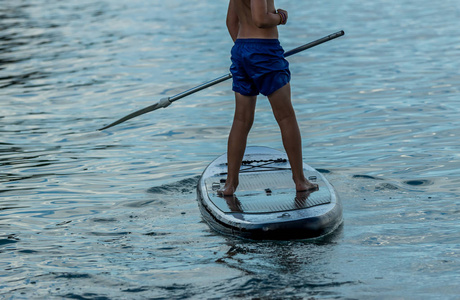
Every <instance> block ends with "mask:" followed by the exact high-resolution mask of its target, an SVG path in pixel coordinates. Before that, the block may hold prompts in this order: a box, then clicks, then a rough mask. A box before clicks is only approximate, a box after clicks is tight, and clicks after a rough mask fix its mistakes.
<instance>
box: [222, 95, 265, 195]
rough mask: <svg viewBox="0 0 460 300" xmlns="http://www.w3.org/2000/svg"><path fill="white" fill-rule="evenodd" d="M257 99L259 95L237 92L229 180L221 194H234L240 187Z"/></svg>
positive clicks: (231, 132) (229, 157)
mask: <svg viewBox="0 0 460 300" xmlns="http://www.w3.org/2000/svg"><path fill="white" fill-rule="evenodd" d="M256 100H257V96H244V95H242V94H240V93H235V116H234V118H233V125H232V129H231V130H230V134H229V136H228V146H227V161H228V171H227V172H228V173H227V180H226V182H225V186H224V188H223V189H221V190H218V191H217V192H218V194H220V195H223V196H230V195H233V194H234V193H235V191H236V188H237V187H238V183H239V182H238V176H239V172H240V167H241V162H242V160H243V156H244V151H245V150H246V141H247V137H248V134H249V130H250V129H251V127H252V124H253V122H254V112H255V109H256Z"/></svg>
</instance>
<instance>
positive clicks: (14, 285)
mask: <svg viewBox="0 0 460 300" xmlns="http://www.w3.org/2000/svg"><path fill="white" fill-rule="evenodd" d="M226 5H227V4H226V3H224V2H219V1H204V2H200V3H193V4H192V3H191V2H190V3H189V2H185V1H178V0H172V1H153V2H152V1H151V2H146V1H140V0H134V1H130V2H129V3H128V2H126V1H118V0H114V1H98V2H94V1H87V0H85V1H72V0H71V1H65V2H57V3H56V2H49V1H43V0H34V1H3V2H2V5H0V253H1V258H0V267H1V268H2V270H4V271H3V272H0V277H1V281H0V282H1V284H0V297H6V298H10V297H12V298H19V299H23V298H24V299H27V298H63V297H67V298H87V299H91V298H158V299H162V298H168V299H171V298H193V297H195V298H198V297H201V296H202V295H203V294H204V295H206V296H207V297H209V298H249V297H254V298H264V297H265V298H280V297H284V298H286V297H287V298H289V297H291V298H299V297H303V298H308V297H315V298H358V299H361V298H366V299H367V298H378V297H382V298H389V299H392V298H395V297H400V298H414V297H415V298H420V297H422V298H424V297H425V298H426V297H428V298H434V297H441V298H443V299H455V298H456V297H457V295H458V294H459V292H460V290H459V288H458V287H457V283H456V282H457V280H456V276H457V275H456V274H457V272H458V269H459V267H460V258H459V255H458V252H459V251H458V250H459V249H458V244H459V241H460V235H459V232H460V230H459V228H458V226H459V225H458V212H459V211H460V207H459V205H460V204H459V203H458V198H459V196H460V190H459V182H460V179H459V176H458V169H459V167H460V157H459V154H458V145H459V144H458V127H459V125H460V124H459V121H458V114H459V106H458V103H457V102H458V94H459V85H458V82H459V81H460V76H459V73H458V69H459V67H460V66H459V62H460V59H459V53H460V52H459V50H460V47H459V45H460V40H459V36H458V35H455V34H452V33H455V32H457V31H458V30H457V24H458V22H457V19H458V15H459V12H460V6H459V4H458V1H453V0H447V1H443V2H442V3H440V2H428V1H422V2H420V1H419V2H417V5H414V3H412V1H407V0H403V1H398V2H396V1H390V2H388V1H386V2H382V1H380V2H379V1H377V2H375V1H374V2H366V3H356V1H342V2H339V1H335V2H334V3H329V2H328V3H323V2H321V1H314V2H308V3H300V2H292V1H291V2H288V1H281V0H280V2H279V3H278V5H280V7H283V8H285V9H287V10H288V11H289V12H290V22H289V24H288V25H287V26H283V27H282V28H280V33H281V42H282V44H283V46H284V47H285V49H286V50H289V49H291V48H295V47H297V46H299V45H301V44H304V43H306V42H309V41H311V40H314V39H316V38H319V37H322V36H324V35H326V34H329V33H332V32H335V31H337V30H340V29H344V30H345V31H346V33H347V35H346V36H345V37H343V38H340V39H337V40H335V41H332V42H328V43H326V44H324V45H321V46H318V47H316V48H314V49H310V50H308V51H306V52H304V53H302V54H299V55H295V56H292V57H290V58H289V60H290V63H291V71H292V74H293V79H292V92H293V101H294V105H295V108H296V110H297V116H298V119H299V124H300V126H301V129H302V134H303V139H304V157H305V160H306V162H307V163H308V164H310V165H312V166H314V167H316V168H318V169H320V170H321V171H322V172H323V173H324V174H325V176H327V178H328V179H329V181H330V182H331V183H332V184H333V185H334V187H335V188H336V190H337V191H338V194H339V196H340V197H341V199H342V202H343V205H344V220H345V223H344V226H343V227H342V228H341V229H340V230H338V231H337V232H336V233H335V234H334V235H333V236H329V237H325V238H324V239H322V240H314V241H298V242H248V241H241V240H237V239H232V238H228V237H223V236H220V235H218V234H216V233H214V232H213V231H211V230H210V229H209V228H208V227H207V225H206V224H205V223H204V222H203V221H202V220H201V216H200V214H199V210H198V208H197V205H196V203H195V187H196V182H197V181H198V178H199V175H200V174H201V172H202V171H203V170H204V168H205V167H206V165H207V164H208V163H209V162H210V161H212V160H213V159H214V158H215V157H216V156H217V155H220V154H221V153H223V152H225V150H226V139H227V134H228V131H229V127H230V125H231V118H232V113H233V95H232V92H231V90H230V85H229V84H230V83H223V84H220V85H217V86H214V87H211V88H209V89H207V90H206V91H203V92H200V93H197V94H194V95H192V96H189V97H186V98H184V99H181V100H180V101H177V102H175V103H174V104H173V105H171V106H170V107H168V108H167V109H161V110H158V111H155V112H154V113H151V114H147V115H144V116H141V117H138V118H136V119H134V120H132V121H129V122H126V123H124V124H121V125H119V126H117V127H115V128H113V129H110V130H107V131H104V132H98V131H96V129H97V128H100V127H101V126H102V125H104V124H108V123H110V122H112V121H114V120H116V119H118V118H120V117H122V116H124V115H126V114H128V113H130V112H132V111H135V110H137V109H140V108H142V107H146V106H148V105H151V104H153V103H155V102H157V101H158V100H159V99H161V98H163V97H165V95H166V96H170V95H174V94H177V93H179V92H182V91H184V90H187V89H189V88H191V87H194V86H196V85H198V84H200V83H202V82H205V81H208V80H211V79H214V78H216V77H219V76H221V75H223V74H226V73H227V72H228V67H229V49H230V47H231V40H230V38H229V37H228V36H227V33H226V29H225V14H226V9H227V7H226ZM331 7H333V8H334V9H331ZM203 16H205V17H203ZM248 144H249V145H263V146H269V147H273V148H278V149H282V144H281V140H280V136H279V130H278V128H277V126H276V122H275V121H274V118H273V115H272V113H271V109H270V106H269V104H268V103H267V101H265V100H264V99H263V98H260V99H259V102H258V106H257V114H256V121H255V124H254V128H253V130H252V131H251V134H250V136H249V143H248ZM239 200H240V201H242V199H239ZM377 295H378V296H377ZM422 295H423V296H422Z"/></svg>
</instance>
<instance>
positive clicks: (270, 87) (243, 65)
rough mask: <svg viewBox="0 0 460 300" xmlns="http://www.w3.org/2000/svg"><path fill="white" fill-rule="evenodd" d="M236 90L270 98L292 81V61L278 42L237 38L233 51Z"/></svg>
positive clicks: (247, 94) (232, 70) (231, 70)
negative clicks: (286, 57)
mask: <svg viewBox="0 0 460 300" xmlns="http://www.w3.org/2000/svg"><path fill="white" fill-rule="evenodd" d="M231 54H232V57H231V60H232V66H231V67H230V72H231V73H232V76H233V88H232V89H233V91H235V92H237V93H240V94H242V95H245V96H256V95H258V94H259V93H261V94H262V95H264V96H268V95H270V94H272V93H273V92H275V91H277V90H278V89H279V88H281V87H283V86H285V85H286V84H287V83H288V82H289V81H290V80H291V72H290V71H289V62H288V61H287V60H286V59H285V58H284V50H283V48H282V47H281V45H280V42H279V40H277V39H237V40H236V41H235V45H234V46H233V48H232V51H231Z"/></svg>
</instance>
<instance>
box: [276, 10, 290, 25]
mask: <svg viewBox="0 0 460 300" xmlns="http://www.w3.org/2000/svg"><path fill="white" fill-rule="evenodd" d="M276 12H277V14H278V15H279V16H280V25H285V24H286V23H287V19H288V12H287V11H285V10H284V9H281V8H278V10H277V11H276Z"/></svg>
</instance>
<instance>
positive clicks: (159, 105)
mask: <svg viewBox="0 0 460 300" xmlns="http://www.w3.org/2000/svg"><path fill="white" fill-rule="evenodd" d="M344 34H345V32H344V31H343V30H341V31H337V32H335V33H333V34H330V35H327V36H325V37H323V38H320V39H318V40H316V41H313V42H310V43H308V44H305V45H303V46H300V47H297V48H295V49H292V50H290V51H288V52H285V53H284V57H288V56H291V55H294V54H296V53H299V52H301V51H304V50H307V49H310V48H312V47H315V46H318V45H320V44H322V43H325V42H327V41H330V40H333V39H335V38H338V37H341V36H342V35H344ZM230 78H232V74H231V73H228V74H227V75H223V76H220V77H218V78H216V79H213V80H211V81H208V82H205V83H203V84H200V85H198V86H196V87H194V88H191V89H189V90H186V91H185V92H182V93H179V94H177V95H174V96H172V97H167V98H163V99H161V100H160V102H158V103H155V104H152V105H150V106H147V107H145V108H143V109H140V110H138V111H135V112H133V113H131V114H129V115H127V116H125V117H123V118H121V119H119V120H117V121H115V122H113V123H112V124H109V125H107V126H105V127H103V128H100V129H99V130H104V129H107V128H109V127H112V126H115V125H117V124H120V123H123V122H125V121H127V120H129V119H132V118H134V117H137V116H140V115H143V114H146V113H148V112H151V111H154V110H157V109H159V108H162V107H163V108H164V107H167V106H168V105H170V104H171V103H173V102H174V101H177V100H179V99H182V98H184V97H186V96H189V95H191V94H194V93H196V92H199V91H201V90H204V89H206V88H208V87H211V86H213V85H216V84H218V83H221V82H223V81H226V80H228V79H230Z"/></svg>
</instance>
